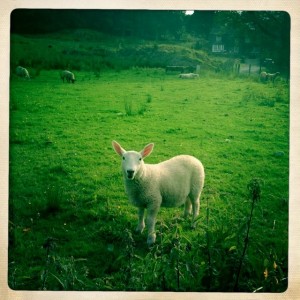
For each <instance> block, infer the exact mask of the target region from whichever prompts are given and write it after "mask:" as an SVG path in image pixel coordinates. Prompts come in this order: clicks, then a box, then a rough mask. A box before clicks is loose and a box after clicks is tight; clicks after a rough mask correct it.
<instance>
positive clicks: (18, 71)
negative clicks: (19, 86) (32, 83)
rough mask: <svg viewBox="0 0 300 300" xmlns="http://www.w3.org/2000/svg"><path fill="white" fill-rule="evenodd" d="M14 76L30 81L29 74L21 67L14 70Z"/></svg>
mask: <svg viewBox="0 0 300 300" xmlns="http://www.w3.org/2000/svg"><path fill="white" fill-rule="evenodd" d="M16 74H17V76H19V77H22V78H25V79H30V76H29V72H28V71H27V69H25V68H23V67H21V66H18V67H17V68H16Z"/></svg>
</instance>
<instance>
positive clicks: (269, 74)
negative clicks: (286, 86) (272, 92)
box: [268, 72, 280, 82]
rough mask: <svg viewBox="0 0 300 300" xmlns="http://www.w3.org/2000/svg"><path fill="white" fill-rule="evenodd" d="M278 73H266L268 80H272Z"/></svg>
mask: <svg viewBox="0 0 300 300" xmlns="http://www.w3.org/2000/svg"><path fill="white" fill-rule="evenodd" d="M279 74H280V73H279V72H276V73H273V74H271V73H268V80H270V81H272V82H274V80H275V79H276V77H277V76H278V75H279Z"/></svg>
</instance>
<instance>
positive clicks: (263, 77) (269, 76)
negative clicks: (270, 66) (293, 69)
mask: <svg viewBox="0 0 300 300" xmlns="http://www.w3.org/2000/svg"><path fill="white" fill-rule="evenodd" d="M279 74H280V73H279V72H276V73H273V74H272V73H267V72H261V73H260V80H261V81H263V82H266V81H268V80H270V81H272V82H274V80H275V79H276V77H277V76H278V75H279Z"/></svg>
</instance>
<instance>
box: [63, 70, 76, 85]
mask: <svg viewBox="0 0 300 300" xmlns="http://www.w3.org/2000/svg"><path fill="white" fill-rule="evenodd" d="M60 78H61V79H62V81H63V82H65V79H66V81H67V82H68V83H70V82H72V83H74V82H75V76H74V74H73V73H72V72H70V71H67V70H65V71H62V72H61V73H60Z"/></svg>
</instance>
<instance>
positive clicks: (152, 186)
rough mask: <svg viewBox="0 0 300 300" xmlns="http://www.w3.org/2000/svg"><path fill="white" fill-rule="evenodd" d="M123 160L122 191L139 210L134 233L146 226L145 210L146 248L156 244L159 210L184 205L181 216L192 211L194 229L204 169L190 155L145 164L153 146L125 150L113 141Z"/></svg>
mask: <svg viewBox="0 0 300 300" xmlns="http://www.w3.org/2000/svg"><path fill="white" fill-rule="evenodd" d="M112 145H113V148H114V150H115V151H116V153H117V154H119V155H120V156H121V157H122V171H123V176H124V184H125V190H126V193H127V195H128V198H129V200H130V201H131V202H132V204H133V205H135V206H136V207H138V225H137V228H136V231H138V232H142V231H143V229H144V227H145V221H144V210H145V209H147V217H146V224H147V227H148V239H147V243H148V245H149V246H150V245H152V244H153V243H154V242H155V239H156V234H155V223H156V216H157V213H158V211H159V209H160V207H161V206H162V207H175V206H180V205H182V204H185V210H184V216H185V217H187V216H188V215H190V214H191V212H192V209H193V227H194V226H195V222H194V221H195V220H196V218H197V216H198V215H199V208H200V195H201V192H202V189H203V185H204V177H205V174H204V168H203V165H202V163H201V162H200V161H199V160H198V159H196V158H195V157H193V156H189V155H179V156H175V157H173V158H171V159H169V160H166V161H164V162H161V163H158V164H145V163H144V161H143V159H144V158H145V157H147V156H148V155H150V153H151V152H152V150H153V147H154V144H152V143H151V144H148V145H147V146H145V147H144V149H143V150H141V151H140V152H136V151H126V150H125V149H123V148H122V147H121V145H120V144H118V143H117V142H116V141H113V142H112Z"/></svg>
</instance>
